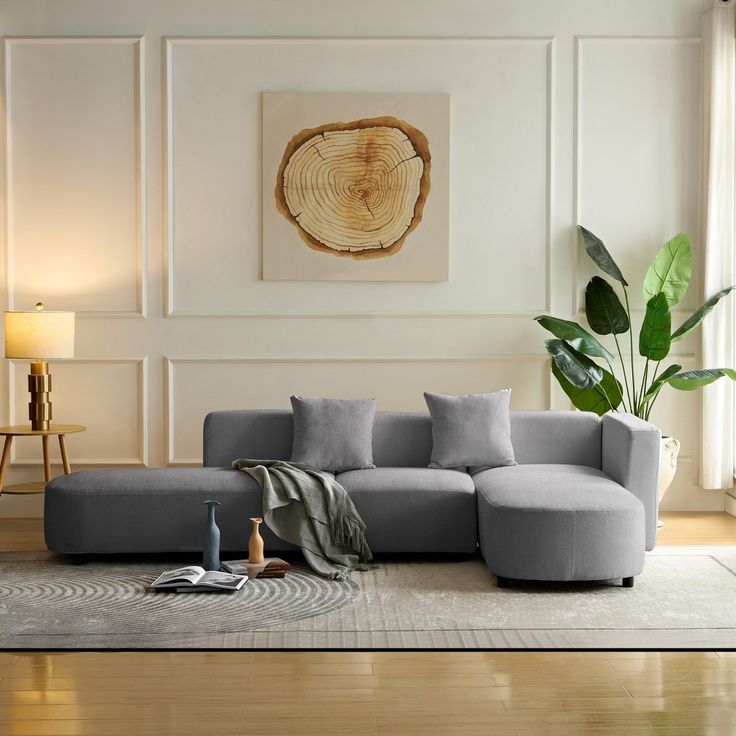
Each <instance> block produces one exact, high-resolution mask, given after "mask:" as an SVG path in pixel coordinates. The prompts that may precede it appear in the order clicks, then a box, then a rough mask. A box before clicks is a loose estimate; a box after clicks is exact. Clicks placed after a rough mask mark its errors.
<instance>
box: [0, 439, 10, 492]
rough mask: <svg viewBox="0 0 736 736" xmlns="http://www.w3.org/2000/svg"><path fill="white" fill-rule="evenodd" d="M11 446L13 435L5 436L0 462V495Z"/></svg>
mask: <svg viewBox="0 0 736 736" xmlns="http://www.w3.org/2000/svg"><path fill="white" fill-rule="evenodd" d="M12 446H13V435H12V434H9V435H6V437H5V446H4V447H3V458H2V460H0V493H2V492H3V481H4V480H5V471H6V470H7V469H8V463H9V462H10V448H11V447H12Z"/></svg>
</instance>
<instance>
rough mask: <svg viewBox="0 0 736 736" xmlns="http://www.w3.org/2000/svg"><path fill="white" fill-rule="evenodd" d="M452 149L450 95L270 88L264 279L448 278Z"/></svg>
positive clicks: (266, 103) (266, 124)
mask: <svg viewBox="0 0 736 736" xmlns="http://www.w3.org/2000/svg"><path fill="white" fill-rule="evenodd" d="M375 113H382V114H375ZM448 154H449V97H448V96H447V95H442V94H410V95H404V94H401V95H399V94H397V95H393V94H377V95H372V94H297V93H294V94H288V93H264V95H263V277H264V279H289V280H345V281H445V280H447V276H448V260H449V259H448V252H449V247H448V246H449V243H448V241H449V222H448V220H449V216H448V209H449V198H448V188H449V182H448V178H449V177H448V162H447V159H448V158H449V156H448ZM269 175H270V176H269ZM269 178H270V182H269V181H268V180H269ZM269 184H270V186H269Z"/></svg>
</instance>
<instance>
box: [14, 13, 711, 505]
mask: <svg viewBox="0 0 736 736" xmlns="http://www.w3.org/2000/svg"><path fill="white" fill-rule="evenodd" d="M700 5H701V2H700V0H647V1H646V2H642V0H617V2H615V3H613V2H610V0H527V1H526V2H523V3H522V2H518V0H475V1H471V0H454V1H453V2H449V1H447V2H441V1H440V0H401V2H396V0H373V2H370V3H358V2H345V1H344V0H314V1H313V2H311V3H303V2H298V1H297V0H288V1H287V0H281V1H276V0H271V1H270V2H267V3H264V2H259V1H258V0H221V1H220V2H218V3H206V2H194V1H193V0H159V1H157V2H151V1H148V2H146V1H145V0H128V1H127V2H112V1H108V0H102V1H101V0H97V1H96V2H88V1H87V0H46V1H43V0H37V1H36V2H27V0H5V2H4V3H3V4H2V7H1V8H0V28H1V29H2V32H3V33H4V34H6V36H7V38H6V42H5V54H4V63H5V70H4V78H5V88H6V94H5V116H4V117H5V132H6V146H5V171H6V177H5V178H6V183H5V191H4V198H3V201H4V203H5V207H4V213H5V215H4V221H5V228H4V232H5V244H4V248H5V253H6V258H5V259H4V261H3V262H4V267H5V270H6V279H5V284H6V286H7V289H6V293H5V294H4V301H5V304H6V305H7V306H10V307H11V308H25V307H28V306H30V305H31V304H33V303H34V302H35V301H36V300H38V299H42V300H44V301H45V302H46V303H47V305H48V306H49V308H54V309H74V310H77V312H78V313H79V319H78V322H77V325H78V327H77V329H78V341H77V358H75V360H74V361H68V362H67V363H65V364H63V365H56V366H54V374H55V392H54V402H55V412H56V414H55V417H56V419H57V420H58V421H69V422H82V423H86V424H88V425H89V431H88V432H87V433H86V434H84V435H77V436H74V437H70V449H71V453H72V460H73V461H77V462H76V467H98V466H109V465H113V464H117V465H128V466H131V467H140V466H141V465H143V464H146V463H147V464H149V465H162V464H167V463H171V464H178V463H195V462H198V460H199V458H200V452H201V447H200V445H201V440H200V427H201V421H202V418H203V416H204V414H205V413H206V412H207V411H209V410H212V409H219V408H238V407H285V406H287V405H288V396H289V394H291V393H293V392H301V393H305V394H308V395H320V394H321V395H333V396H338V395H339V396H378V397H380V398H381V406H382V408H385V409H389V408H403V409H410V408H421V407H422V406H423V401H422V398H421V391H422V390H424V389H428V390H437V391H447V392H464V391H480V390H487V389H494V388H498V387H501V386H511V387H512V388H513V389H514V395H513V397H514V398H513V405H514V407H515V408H517V409H521V408H530V409H544V408H567V406H568V404H567V403H566V400H565V398H564V396H563V395H561V394H560V392H559V390H558V389H557V388H556V387H555V386H554V385H553V384H552V383H551V382H550V380H549V372H548V362H547V360H546V357H545V355H544V354H543V350H542V341H543V339H544V334H543V332H542V330H541V329H540V328H539V327H538V326H537V325H536V324H535V323H534V322H532V320H531V317H532V316H533V315H535V314H537V313H539V312H541V311H545V310H551V311H552V312H553V313H555V314H557V315H559V316H566V317H572V316H573V315H574V314H575V312H576V310H577V309H578V307H579V304H580V294H581V292H582V289H583V288H584V286H585V282H586V279H587V277H588V274H589V271H588V265H587V263H585V261H584V259H580V258H579V257H578V250H577V243H576V238H575V234H574V227H573V226H574V224H575V223H576V222H578V221H579V222H582V223H584V224H586V226H588V227H589V228H591V229H593V230H594V231H596V232H599V233H600V234H601V235H603V236H604V237H605V239H606V240H607V242H608V244H609V246H610V248H611V250H612V251H613V252H614V253H615V254H616V256H617V259H618V261H619V263H620V265H621V266H622V268H623V270H624V272H625V273H626V275H627V277H628V278H629V280H630V281H632V282H633V283H634V284H636V283H638V282H639V281H640V278H641V276H642V275H643V272H644V269H645V268H646V265H647V262H648V260H649V259H650V258H651V256H652V254H653V253H654V252H655V251H656V249H657V248H658V247H659V246H660V245H661V244H662V243H663V242H664V241H665V240H666V239H667V238H668V237H670V236H671V235H673V234H675V233H676V232H678V231H681V230H684V231H686V232H688V233H690V234H691V235H692V236H693V240H694V245H695V247H696V248H698V246H699V243H698V238H697V234H698V196H697V190H698V171H699V162H698V141H699V132H698V106H699V74H700V72H699V43H698V35H699V27H700ZM357 37H359V38H357ZM263 90H269V91H315V92H325V91H344V92H360V91H365V92H393V91H406V92H422V91H425V92H446V93H449V94H450V95H451V98H452V102H451V104H452V144H451V204H450V210H451V258H450V261H451V277H450V281H449V282H447V283H441V284H416V283H415V284H380V283H314V282H302V283H297V282H292V283H283V282H262V281H260V280H259V273H260V208H261V193H260V185H259V181H260V156H259V146H260V139H259V135H260V131H259V118H260V113H259V97H258V95H259V92H260V91H263ZM700 297H701V294H699V293H698V289H697V288H694V289H693V293H692V294H691V295H690V296H689V297H688V303H687V304H685V305H683V307H684V308H686V309H687V308H690V307H692V306H695V305H696V304H697V303H698V301H699V299H700ZM635 306H636V307H637V308H640V307H641V300H637V302H636V304H635ZM678 317H682V315H678ZM677 347H678V350H679V351H680V352H681V353H682V360H683V362H684V364H685V365H687V366H694V365H696V364H697V347H696V344H695V343H694V342H687V341H683V342H682V343H678V345H677ZM25 372H26V366H25V365H24V364H23V363H21V362H18V363H14V364H12V365H8V363H7V361H3V366H2V373H1V374H0V379H1V381H2V382H1V384H0V385H2V387H3V392H4V397H5V400H4V401H3V402H2V417H0V418H1V419H2V421H3V422H23V421H24V420H25V411H26V410H25V404H26V402H27V397H26V393H25ZM661 403H662V405H661V407H660V408H659V409H658V413H657V415H656V417H655V420H656V421H657V422H658V423H660V425H661V426H662V427H663V429H664V430H665V431H666V432H667V433H670V434H674V435H676V436H678V437H679V438H680V439H681V440H682V442H683V457H682V465H681V470H680V473H679V475H678V478H677V480H676V482H675V486H674V487H673V489H672V490H671V491H670V494H669V497H668V499H667V505H668V506H669V507H670V508H703V509H705V508H711V509H721V508H723V495H722V494H720V493H712V492H705V491H702V490H701V489H699V488H698V487H697V486H696V485H695V482H696V481H695V478H696V476H697V462H698V458H697V451H698V450H697V448H698V412H699V404H698V399H697V396H684V395H682V394H678V395H676V396H667V397H666V398H665V399H664V400H663V401H662V402H661ZM39 449H40V448H36V447H35V446H34V445H33V444H31V442H30V441H29V440H24V441H20V442H18V443H17V451H16V454H15V456H14V461H13V465H12V468H11V472H10V477H9V479H8V480H9V481H10V482H19V481H21V480H25V479H27V478H30V477H31V476H33V475H37V474H38V473H39V472H40V471H41V468H40V466H39V463H40V458H39V456H38V454H37V453H38V450H39ZM40 510H41V499H40V498H38V497H35V498H26V499H20V498H17V497H16V498H11V497H4V498H2V499H1V500H0V515H32V514H37V513H40Z"/></svg>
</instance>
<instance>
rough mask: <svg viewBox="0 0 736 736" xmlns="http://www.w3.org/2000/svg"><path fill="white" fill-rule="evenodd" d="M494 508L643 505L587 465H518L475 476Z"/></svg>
mask: <svg viewBox="0 0 736 736" xmlns="http://www.w3.org/2000/svg"><path fill="white" fill-rule="evenodd" d="M473 482H474V483H475V487H476V489H477V490H478V493H479V494H481V495H482V496H483V498H484V499H485V500H486V501H487V502H488V503H490V504H491V505H493V506H501V507H504V508H509V509H527V510H530V511H531V510H534V511H555V510H565V509H567V510H573V511H584V510H595V509H631V508H637V507H640V506H641V502H640V501H639V500H638V499H637V498H636V497H635V496H633V495H632V494H631V493H629V492H628V491H627V490H626V489H625V488H623V487H622V486H620V485H619V484H618V483H616V482H615V481H613V480H611V479H610V478H609V477H608V476H607V475H606V474H605V473H604V472H603V471H601V470H597V469H596V468H590V467H587V466H584V465H516V466H514V467H508V468H492V469H490V470H483V471H481V472H480V473H476V474H475V475H474V476H473Z"/></svg>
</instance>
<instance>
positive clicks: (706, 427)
mask: <svg viewBox="0 0 736 736" xmlns="http://www.w3.org/2000/svg"><path fill="white" fill-rule="evenodd" d="M703 116H704V118H703V121H704V126H703V145H704V149H703V166H704V170H703V191H704V197H705V199H704V203H703V226H704V230H703V244H704V250H705V269H704V270H705V283H704V289H705V297H706V298H708V297H710V296H712V295H713V294H715V293H716V292H717V291H720V290H721V289H723V288H724V287H726V286H730V285H731V284H733V283H736V269H735V268H734V266H735V265H736V240H735V236H736V230H735V229H734V215H735V202H734V196H735V194H736V191H735V184H736V0H726V2H724V0H705V7H704V13H703ZM735 296H736V295H735V294H731V295H730V296H729V297H728V298H726V299H724V300H723V301H722V302H721V303H720V304H719V305H718V307H716V309H715V310H713V312H711V314H710V315H709V316H708V318H707V319H706V320H705V322H703V324H702V365H703V366H704V367H706V368H734V367H736V361H735V360H734V351H735V347H734V342H735V341H736V319H735V317H736V310H735V309H734V299H735ZM702 402H703V403H702V412H703V413H702V421H703V426H702V435H701V436H702V448H701V467H700V483H701V485H702V486H703V488H713V489H718V488H720V489H725V488H732V487H733V482H734V457H735V456H736V448H735V447H734V438H735V436H736V432H735V431H734V424H735V423H736V412H735V407H734V384H733V383H732V382H731V381H730V380H728V379H725V378H722V379H720V380H719V381H717V382H716V383H713V384H711V385H710V386H706V387H705V388H704V389H703V392H702Z"/></svg>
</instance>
